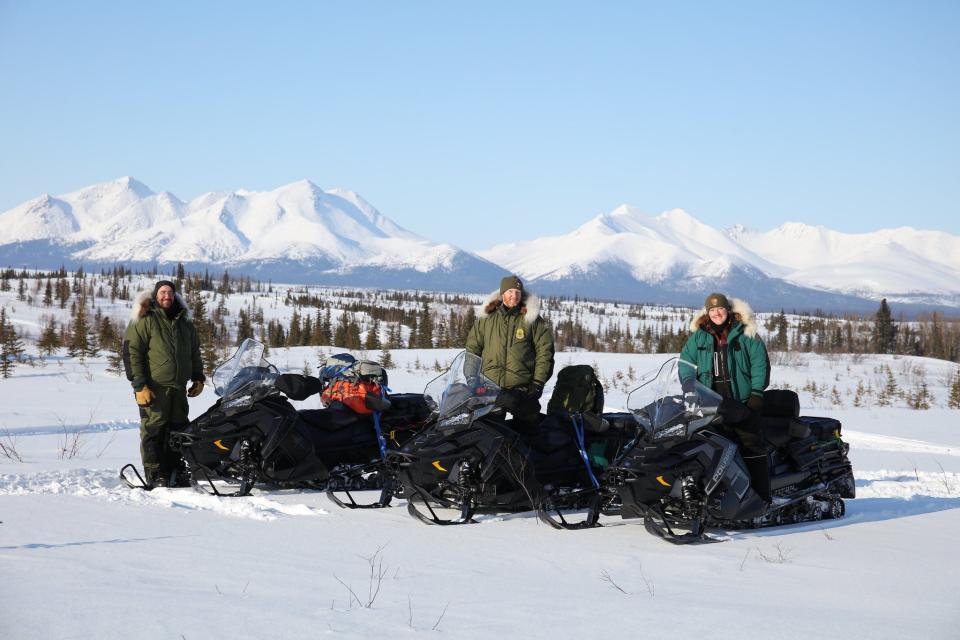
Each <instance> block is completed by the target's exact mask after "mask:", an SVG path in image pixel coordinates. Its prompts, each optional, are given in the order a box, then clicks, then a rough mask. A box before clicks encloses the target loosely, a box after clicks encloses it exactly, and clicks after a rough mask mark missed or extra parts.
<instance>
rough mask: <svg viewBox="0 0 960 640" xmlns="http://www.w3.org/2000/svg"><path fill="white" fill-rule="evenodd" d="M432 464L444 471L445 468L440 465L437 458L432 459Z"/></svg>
mask: <svg viewBox="0 0 960 640" xmlns="http://www.w3.org/2000/svg"><path fill="white" fill-rule="evenodd" d="M433 466H434V467H436V468H437V469H439V470H440V471H446V469H444V468H443V467H441V466H440V461H439V460H434V461H433Z"/></svg>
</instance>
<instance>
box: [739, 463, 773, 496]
mask: <svg viewBox="0 0 960 640" xmlns="http://www.w3.org/2000/svg"><path fill="white" fill-rule="evenodd" d="M743 461H744V462H745V463H746V465H747V471H749V472H750V487H751V488H752V489H753V490H754V491H755V492H756V494H757V495H758V496H760V498H762V499H763V501H764V502H770V467H769V466H768V462H767V456H765V455H762V456H744V457H743Z"/></svg>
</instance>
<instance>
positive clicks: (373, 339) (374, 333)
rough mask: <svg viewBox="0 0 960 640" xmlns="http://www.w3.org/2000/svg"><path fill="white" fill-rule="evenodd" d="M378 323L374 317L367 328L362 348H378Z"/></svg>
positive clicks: (370, 349) (369, 349)
mask: <svg viewBox="0 0 960 640" xmlns="http://www.w3.org/2000/svg"><path fill="white" fill-rule="evenodd" d="M379 333H380V323H379V322H378V321H377V319H376V318H374V320H373V324H372V325H370V328H369V329H367V336H366V338H365V339H364V341H363V348H364V349H366V350H367V351H374V350H376V349H379V348H380V336H379Z"/></svg>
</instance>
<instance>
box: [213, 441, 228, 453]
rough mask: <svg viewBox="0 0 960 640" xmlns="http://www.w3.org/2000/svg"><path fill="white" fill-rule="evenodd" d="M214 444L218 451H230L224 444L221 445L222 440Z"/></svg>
mask: <svg viewBox="0 0 960 640" xmlns="http://www.w3.org/2000/svg"><path fill="white" fill-rule="evenodd" d="M213 444H215V445H217V448H218V449H223V450H224V451H230V447H225V446H223V445H222V444H220V440H214V441H213Z"/></svg>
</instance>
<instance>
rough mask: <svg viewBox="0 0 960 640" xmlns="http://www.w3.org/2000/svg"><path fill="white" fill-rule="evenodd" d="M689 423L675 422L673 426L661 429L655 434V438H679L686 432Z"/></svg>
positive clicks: (655, 439)
mask: <svg viewBox="0 0 960 640" xmlns="http://www.w3.org/2000/svg"><path fill="white" fill-rule="evenodd" d="M686 432H687V425H685V424H675V425H673V426H672V427H667V428H666V429H661V430H659V431H657V432H656V433H654V434H653V440H654V441H657V440H666V439H668V438H679V437H680V436H682V435H684V434H686Z"/></svg>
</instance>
